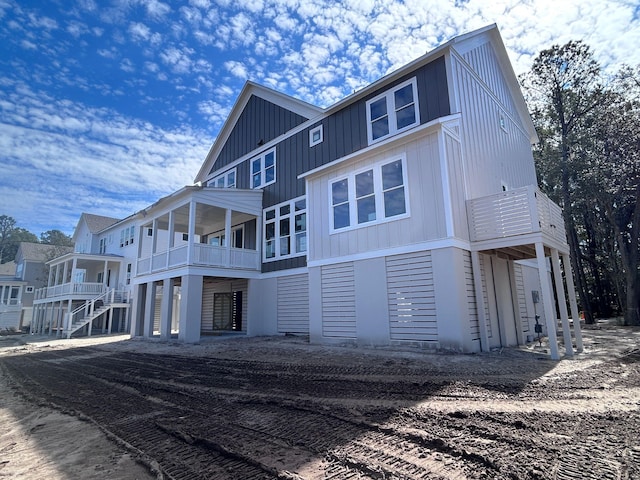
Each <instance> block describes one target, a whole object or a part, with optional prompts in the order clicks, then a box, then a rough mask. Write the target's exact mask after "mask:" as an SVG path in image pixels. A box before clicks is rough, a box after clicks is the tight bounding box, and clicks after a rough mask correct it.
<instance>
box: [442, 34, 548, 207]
mask: <svg viewBox="0 0 640 480" xmlns="http://www.w3.org/2000/svg"><path fill="white" fill-rule="evenodd" d="M490 48H491V47H489V46H488V45H487V46H486V49H489V50H490ZM483 51H484V50H483ZM476 53H477V55H475V54H474V53H473V52H468V53H467V54H465V58H467V57H469V56H471V57H472V58H471V60H472V62H473V63H472V64H471V65H469V64H467V63H466V61H465V59H461V58H460V57H458V56H456V55H452V63H451V64H452V69H453V71H452V79H453V82H455V84H456V86H457V88H456V89H455V91H456V92H457V94H458V95H459V98H458V103H459V105H460V111H461V112H460V113H461V114H462V117H461V122H462V129H461V135H462V144H463V148H464V152H463V156H464V161H465V174H466V180H467V182H466V185H467V194H468V197H469V198H477V197H482V196H485V195H488V194H491V193H496V192H499V191H501V190H502V183H505V184H506V185H507V186H508V188H518V187H522V186H526V185H535V184H536V181H537V180H536V174H535V169H534V163H533V156H532V153H531V145H530V140H529V137H528V135H527V133H526V132H525V130H524V129H523V127H522V125H521V122H520V119H519V116H518V115H517V114H515V113H514V111H513V109H514V107H513V100H512V99H511V97H510V92H509V90H508V89H507V87H506V82H505V81H504V78H503V77H502V74H501V73H500V67H499V65H498V64H497V60H496V58H495V55H489V54H488V53H486V52H484V53H479V52H476ZM474 69H477V70H474ZM478 70H479V71H478ZM485 79H486V80H485ZM501 116H502V118H503V120H504V122H505V125H504V129H503V128H502V127H501V125H500V117H501Z"/></svg>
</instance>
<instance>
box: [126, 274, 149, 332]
mask: <svg viewBox="0 0 640 480" xmlns="http://www.w3.org/2000/svg"><path fill="white" fill-rule="evenodd" d="M146 287H147V285H146V284H145V283H143V284H135V285H133V296H132V299H131V324H130V329H129V334H130V335H131V338H133V337H139V336H140V335H142V334H143V333H142V332H141V328H140V327H141V326H144V318H143V317H142V315H143V314H144V306H145V304H146V302H145V301H144V299H145V295H144V292H145V289H146Z"/></svg>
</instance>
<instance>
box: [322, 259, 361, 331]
mask: <svg viewBox="0 0 640 480" xmlns="http://www.w3.org/2000/svg"><path fill="white" fill-rule="evenodd" d="M321 283H322V334H323V335H324V336H325V337H337V338H356V288H355V280H354V267H353V262H345V263H338V264H334V265H325V266H323V267H322V269H321Z"/></svg>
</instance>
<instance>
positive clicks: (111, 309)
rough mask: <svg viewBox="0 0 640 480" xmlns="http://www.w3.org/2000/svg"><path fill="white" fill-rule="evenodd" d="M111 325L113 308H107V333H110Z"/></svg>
mask: <svg viewBox="0 0 640 480" xmlns="http://www.w3.org/2000/svg"><path fill="white" fill-rule="evenodd" d="M112 326H113V308H110V309H109V321H108V323H107V332H106V333H107V334H111V327H112Z"/></svg>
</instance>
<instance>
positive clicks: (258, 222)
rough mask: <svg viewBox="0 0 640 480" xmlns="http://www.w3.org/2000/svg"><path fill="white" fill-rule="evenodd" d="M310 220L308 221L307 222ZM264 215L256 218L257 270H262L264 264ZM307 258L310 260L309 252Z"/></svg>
mask: <svg viewBox="0 0 640 480" xmlns="http://www.w3.org/2000/svg"><path fill="white" fill-rule="evenodd" d="M308 221H309V220H308V219H307V222H308ZM307 225H311V224H309V223H307ZM262 235H263V234H262V215H261V216H259V217H256V251H257V252H258V255H257V257H258V259H257V264H256V265H255V268H257V269H258V270H260V265H261V264H262V247H263V245H264V243H263V238H262ZM307 258H309V251H307Z"/></svg>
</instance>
